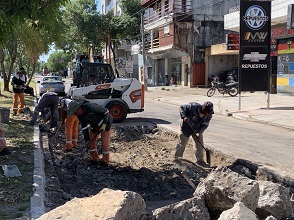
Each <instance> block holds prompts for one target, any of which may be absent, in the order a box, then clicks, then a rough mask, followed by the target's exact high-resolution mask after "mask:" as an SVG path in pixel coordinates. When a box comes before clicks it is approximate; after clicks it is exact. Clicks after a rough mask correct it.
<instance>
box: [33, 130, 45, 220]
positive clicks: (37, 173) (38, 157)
mask: <svg viewBox="0 0 294 220" xmlns="http://www.w3.org/2000/svg"><path fill="white" fill-rule="evenodd" d="M41 144H42V143H41V136H40V130H39V126H36V125H35V126H34V146H35V150H34V174H33V192H34V194H33V196H32V197H31V199H30V202H31V218H32V219H37V218H39V217H40V216H41V215H43V214H44V213H45V205H44V197H45V181H46V180H45V172H44V157H43V153H42V149H41Z"/></svg>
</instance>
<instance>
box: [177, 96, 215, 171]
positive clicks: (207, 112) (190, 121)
mask: <svg viewBox="0 0 294 220" xmlns="http://www.w3.org/2000/svg"><path fill="white" fill-rule="evenodd" d="M179 110H180V117H181V119H182V122H181V124H180V126H181V131H180V135H179V143H178V144H177V146H176V153H175V160H176V161H178V159H179V158H181V157H183V154H184V151H185V148H186V145H187V143H188V141H189V137H190V136H191V135H192V138H193V140H194V142H195V145H196V151H195V156H196V163H198V164H199V165H201V166H207V164H206V163H205V162H204V159H203V147H202V145H203V132H204V131H205V130H206V129H207V128H208V125H209V122H210V120H211V118H212V114H214V111H213V103H212V102H210V101H206V102H204V103H203V104H202V105H201V104H199V103H197V102H190V103H189V104H184V105H181V106H180V108H179ZM197 139H199V141H200V142H201V143H202V145H201V144H200V143H198V141H197Z"/></svg>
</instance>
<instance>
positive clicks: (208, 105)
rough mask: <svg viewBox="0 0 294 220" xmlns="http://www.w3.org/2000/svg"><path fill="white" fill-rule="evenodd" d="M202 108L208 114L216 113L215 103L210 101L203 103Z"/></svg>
mask: <svg viewBox="0 0 294 220" xmlns="http://www.w3.org/2000/svg"><path fill="white" fill-rule="evenodd" d="M202 108H203V110H204V111H206V112H207V113H208V114H214V111H213V103H212V102H210V101H206V102H204V103H203V105H202Z"/></svg>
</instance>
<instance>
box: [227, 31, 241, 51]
mask: <svg viewBox="0 0 294 220" xmlns="http://www.w3.org/2000/svg"><path fill="white" fill-rule="evenodd" d="M226 43H227V50H239V34H227V35H226Z"/></svg>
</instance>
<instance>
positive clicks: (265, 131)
mask: <svg viewBox="0 0 294 220" xmlns="http://www.w3.org/2000/svg"><path fill="white" fill-rule="evenodd" d="M178 108H179V106H177V105H175V104H169V103H165V102H160V100H159V101H156V100H151V99H148V97H147V98H146V99H145V111H144V112H142V113H136V114H130V115H128V119H129V120H130V119H132V120H135V119H137V120H148V121H152V122H154V123H157V124H158V125H160V126H163V127H166V128H168V129H171V130H173V131H179V111H178ZM128 119H127V120H128ZM126 122H127V121H126ZM204 141H205V144H206V145H208V146H209V147H211V148H213V149H216V150H219V151H221V152H224V153H226V154H229V155H231V156H232V157H235V158H240V159H245V160H249V161H252V162H254V163H256V164H260V165H263V166H264V167H267V168H269V169H271V170H274V171H276V172H277V173H278V174H280V175H281V176H284V177H286V176H288V177H290V178H292V179H294V173H293V168H294V165H293V161H294V154H293V148H294V146H293V132H291V131H289V130H287V129H283V128H280V127H274V126H271V125H265V124H260V123H257V122H250V121H244V120H238V119H235V118H230V117H226V116H223V115H217V114H214V116H213V119H212V121H211V123H210V126H209V127H208V129H207V130H206V131H205V133H204Z"/></svg>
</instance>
